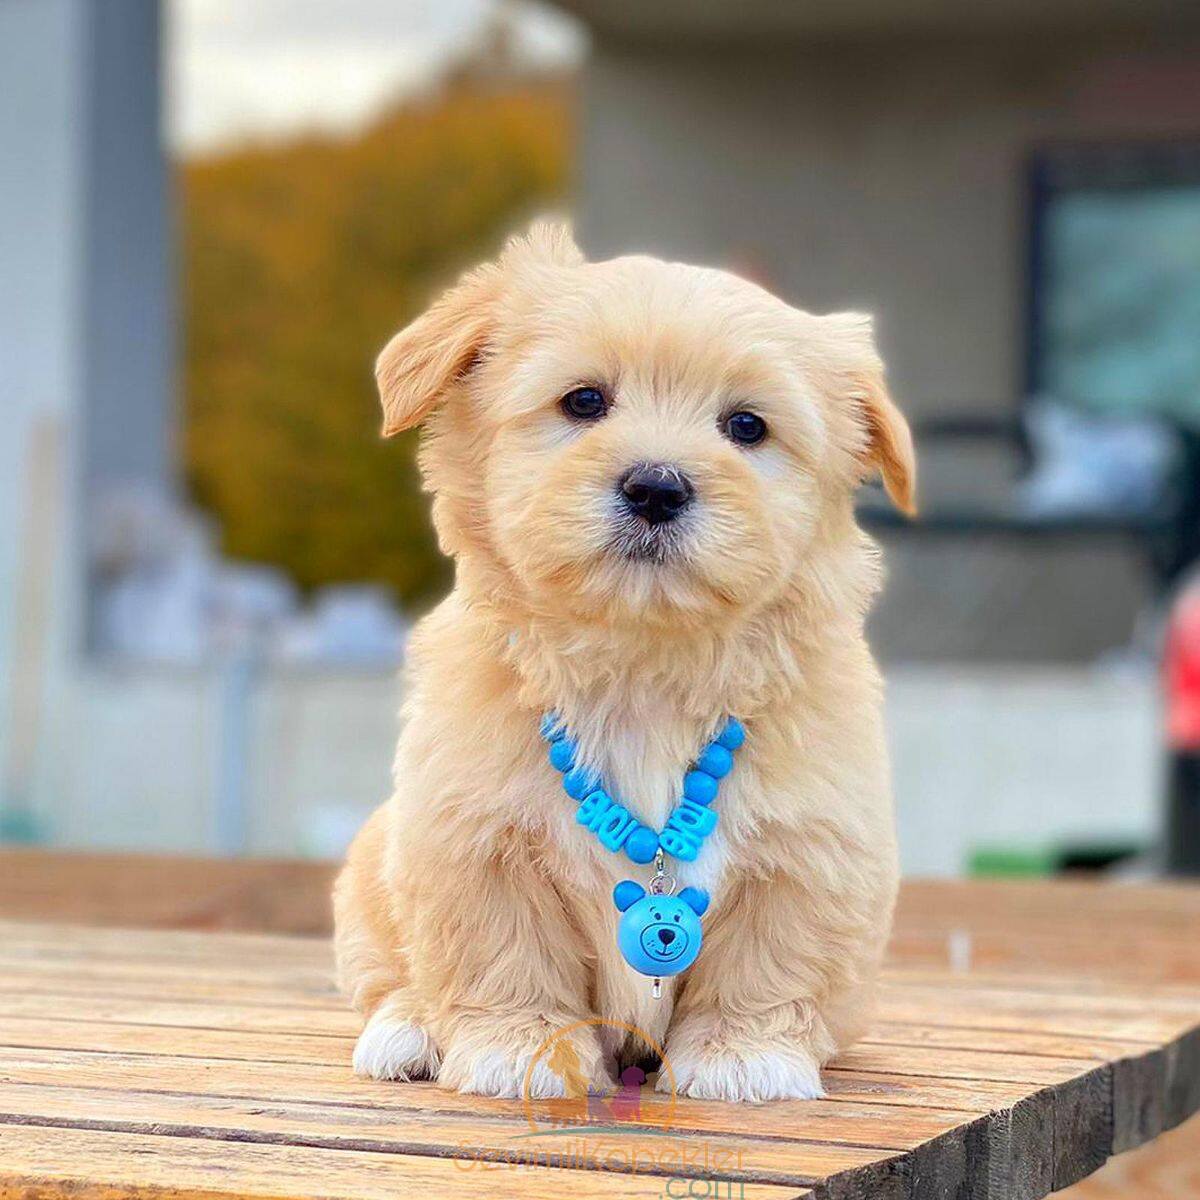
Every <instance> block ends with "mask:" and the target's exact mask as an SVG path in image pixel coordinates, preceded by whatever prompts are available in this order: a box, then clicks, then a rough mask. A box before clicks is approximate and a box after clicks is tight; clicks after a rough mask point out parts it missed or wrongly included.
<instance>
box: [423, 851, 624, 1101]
mask: <svg viewBox="0 0 1200 1200" xmlns="http://www.w3.org/2000/svg"><path fill="white" fill-rule="evenodd" d="M418 897H419V899H418V911H417V914H416V921H415V929H414V938H413V942H412V946H411V961H412V964H413V975H414V980H415V982H416V985H417V988H418V989H419V991H420V992H421V994H422V995H423V996H425V997H426V998H427V1003H428V1005H429V1010H430V1011H431V1012H432V1013H433V1016H432V1020H431V1027H432V1032H433V1035H434V1038H435V1040H436V1041H437V1043H438V1045H439V1046H441V1047H442V1050H443V1058H442V1063H441V1069H440V1071H439V1072H438V1082H439V1083H440V1084H441V1085H442V1086H443V1087H447V1088H455V1089H457V1090H458V1091H462V1092H475V1093H478V1094H480V1095H485V1096H509V1097H514V1096H523V1095H528V1096H531V1097H547V1096H562V1095H566V1094H568V1090H569V1089H570V1088H571V1087H573V1086H574V1087H583V1088H584V1089H585V1091H586V1085H587V1084H589V1083H593V1084H600V1083H604V1084H607V1083H608V1079H607V1074H606V1072H605V1069H604V1066H603V1058H602V1054H601V1050H600V1045H599V1041H598V1039H597V1037H596V1033H595V1030H594V1028H592V1026H591V1025H589V1024H587V1023H586V1022H587V1018H588V1016H589V1012H588V1008H587V997H588V968H589V964H590V963H591V962H592V960H593V958H594V956H593V955H592V954H590V953H589V952H588V949H587V947H586V946H585V945H584V943H583V939H582V938H581V937H580V935H579V933H578V931H577V929H575V928H574V927H573V926H572V924H571V921H570V918H569V915H568V912H567V910H566V907H565V905H564V903H563V899H562V897H561V896H560V895H559V893H558V892H557V891H556V890H555V889H554V887H553V886H552V884H551V883H550V881H549V880H548V879H547V878H546V876H545V873H544V871H543V870H541V869H540V867H539V864H538V863H537V862H536V861H535V860H534V857H533V855H532V853H531V851H530V849H529V847H528V845H527V844H526V843H525V839H523V838H521V837H519V836H518V835H515V834H514V835H512V837H511V838H510V839H509V844H507V845H502V846H499V847H496V848H495V849H494V851H492V852H489V853H488V854H487V855H486V856H481V857H480V858H477V859H474V860H472V861H470V862H469V863H466V864H463V865H461V866H460V869H459V872H458V873H456V872H455V871H454V870H445V871H444V870H441V869H439V870H437V871H432V872H430V873H429V875H428V876H427V878H426V879H425V880H424V882H423V884H422V885H421V886H420V887H419V890H418ZM570 1026H577V1027H576V1028H575V1029H574V1030H573V1032H572V1033H571V1034H570V1035H569V1038H568V1039H564V1038H561V1037H560V1038H557V1039H556V1042H555V1052H556V1053H555V1055H554V1056H553V1057H555V1060H556V1066H557V1067H560V1068H561V1067H562V1065H563V1063H564V1061H567V1060H569V1061H568V1067H569V1069H567V1070H552V1069H551V1064H550V1061H549V1058H550V1056H546V1055H542V1056H540V1057H539V1056H538V1051H539V1049H541V1048H542V1047H543V1046H544V1045H545V1043H546V1042H547V1040H548V1039H549V1038H551V1037H554V1036H555V1035H558V1034H561V1033H562V1031H563V1030H564V1029H567V1028H568V1027H570ZM568 1041H569V1046H570V1048H572V1049H573V1051H574V1053H573V1054H571V1052H570V1049H568ZM564 1055H565V1056H566V1058H565V1059H564ZM531 1063H532V1064H533V1069H532V1072H531V1071H530V1065H531Z"/></svg>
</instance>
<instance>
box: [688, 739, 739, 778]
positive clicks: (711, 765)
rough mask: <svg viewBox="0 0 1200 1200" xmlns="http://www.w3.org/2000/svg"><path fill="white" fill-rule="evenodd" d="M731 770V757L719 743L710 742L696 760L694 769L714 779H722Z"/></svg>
mask: <svg viewBox="0 0 1200 1200" xmlns="http://www.w3.org/2000/svg"><path fill="white" fill-rule="evenodd" d="M732 768H733V755H732V754H730V753H729V751H728V750H726V749H725V747H724V746H722V745H721V744H720V743H719V742H710V743H709V744H708V745H707V746H705V747H704V750H703V751H702V752H701V754H700V757H699V758H698V759H696V769H697V770H698V771H703V772H704V773H705V774H706V775H711V776H712V777H713V778H714V779H724V778H725V776H726V775H728V774H729V772H730V770H732Z"/></svg>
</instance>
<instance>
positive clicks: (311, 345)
mask: <svg viewBox="0 0 1200 1200" xmlns="http://www.w3.org/2000/svg"><path fill="white" fill-rule="evenodd" d="M571 116H572V113H571V93H570V88H569V85H568V84H566V83H565V82H561V81H538V82H527V83H510V84H506V85H503V86H501V85H495V84H492V85H484V84H479V83H471V82H469V81H463V80H460V81H458V82H456V83H451V84H447V85H446V87H445V89H444V90H442V91H441V92H439V93H438V94H436V95H435V96H431V97H429V98H427V99H425V100H424V101H422V102H420V103H413V104H409V105H406V106H404V107H402V108H400V109H398V110H396V111H394V112H392V113H390V114H389V115H387V116H386V117H385V118H384V119H381V120H379V121H378V122H376V123H375V124H373V125H372V126H371V127H370V128H369V129H367V130H365V131H364V132H363V133H361V134H360V135H358V136H355V137H353V138H349V139H332V138H315V137H314V138H309V139H304V140H300V141H296V142H292V143H289V144H287V145H283V146H272V147H256V148H246V149H240V150H237V151H234V152H228V153H224V154H221V155H219V156H216V157H213V158H210V159H205V160H200V161H192V162H189V163H188V164H186V165H185V166H184V167H183V168H182V170H181V176H182V178H181V191H182V197H181V198H182V222H183V270H184V308H185V312H184V338H185V345H184V363H185V371H184V398H183V399H184V450H185V455H186V462H187V478H188V482H189V486H190V489H191V491H192V494H193V497H194V498H195V499H196V501H197V502H198V503H199V504H200V505H201V506H202V507H203V508H205V509H206V510H207V511H209V512H211V513H212V514H214V515H215V516H216V518H217V519H218V521H219V525H220V529H221V532H222V548H223V550H224V552H225V553H226V554H229V555H230V556H232V557H235V558H244V559H251V560H255V561H259V562H267V563H273V564H276V565H278V566H280V567H283V568H284V569H286V570H287V571H288V572H289V573H290V574H291V575H292V577H293V578H295V579H296V580H297V581H298V582H299V583H300V584H301V585H302V586H307V587H311V586H315V585H320V584H323V583H331V582H340V581H350V580H370V581H377V582H382V583H385V584H388V585H390V586H391V587H392V588H393V589H394V591H395V593H396V595H397V596H398V597H399V599H400V600H401V601H402V602H403V603H404V604H405V605H406V606H408V607H410V608H411V607H414V606H420V605H421V604H423V603H425V602H427V601H428V600H429V598H430V597H431V596H433V595H435V594H436V593H437V592H439V591H440V590H442V588H443V587H444V585H445V579H446V570H447V568H446V564H445V563H444V562H443V560H441V558H440V557H439V555H438V553H437V550H436V545H435V542H434V539H433V535H432V531H431V529H430V524H429V518H428V511H427V510H428V505H427V501H426V498H425V497H423V496H422V495H421V494H420V492H419V485H418V481H417V477H416V472H415V468H414V464H413V448H414V444H415V443H414V439H413V436H412V435H404V436H403V437H401V438H399V439H396V440H395V441H392V442H388V443H383V442H381V441H380V439H379V436H378V430H379V413H378V401H377V398H376V396H375V390H374V383H373V379H372V374H371V367H372V364H373V362H374V358H375V355H376V353H377V352H378V350H379V349H380V347H381V346H382V345H383V343H384V342H385V341H386V339H387V338H388V336H389V335H390V334H391V333H392V332H393V331H394V330H395V329H397V328H398V327H399V326H401V325H402V324H404V323H405V322H406V321H408V320H409V319H410V318H411V317H413V316H414V315H415V314H416V313H417V312H418V311H419V310H420V308H421V307H422V306H423V304H424V303H425V302H426V301H427V299H428V298H429V295H430V293H431V292H432V291H433V290H435V289H436V288H437V287H438V286H440V285H442V284H443V283H445V282H447V281H448V280H449V279H450V278H452V277H453V275H454V274H455V272H456V271H458V270H460V269H461V268H462V267H464V266H466V265H468V264H469V263H470V262H471V261H473V260H475V259H478V258H480V257H482V256H483V255H486V254H489V253H491V252H492V251H494V250H495V248H496V245H497V243H498V241H499V239H500V238H501V237H502V236H503V234H504V233H505V232H507V231H508V230H509V229H511V228H512V227H513V226H514V225H515V224H517V223H519V222H520V221H521V220H523V219H524V218H525V217H527V216H528V215H529V214H530V213H532V212H535V211H537V210H538V209H541V208H545V207H546V206H548V205H557V204H561V202H562V198H563V196H564V193H565V189H566V183H567V168H568V162H569V157H570V144H569V143H570V136H571Z"/></svg>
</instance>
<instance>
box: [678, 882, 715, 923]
mask: <svg viewBox="0 0 1200 1200" xmlns="http://www.w3.org/2000/svg"><path fill="white" fill-rule="evenodd" d="M679 898H680V900H682V901H683V902H684V904H686V905H687V906H688V908H690V909H691V910H692V912H694V913H695V914H696V916H698V917H702V916H704V914H705V913H706V912H707V911H708V893H707V892H706V891H705V890H704V889H703V888H694V887H685V888H684V889H683V891H682V892H680V893H679Z"/></svg>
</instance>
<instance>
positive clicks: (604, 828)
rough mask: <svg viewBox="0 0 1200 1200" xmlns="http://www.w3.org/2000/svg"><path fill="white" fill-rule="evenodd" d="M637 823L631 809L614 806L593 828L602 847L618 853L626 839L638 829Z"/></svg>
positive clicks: (618, 805)
mask: <svg viewBox="0 0 1200 1200" xmlns="http://www.w3.org/2000/svg"><path fill="white" fill-rule="evenodd" d="M637 823H638V822H637V817H634V816H631V815H630V813H629V809H627V808H624V807H623V806H622V805H620V804H614V805H613V806H612V808H610V809H609V810H608V811H607V812H605V814H604V816H603V817H601V819H600V821H599V823H598V824H596V825H593V826H592V828H593V829H594V830H595V831H596V837H597V838H598V839H599V842H600V845H602V846H603V847H604V848H605V849H606V850H613V851H616V850H620V848H621V846H622V845H623V844H624V842H625V839H626V838H627V837H628V836H629V835H630V834H631V833H632V832H633V831H634V830H635V829H636V828H637Z"/></svg>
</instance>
